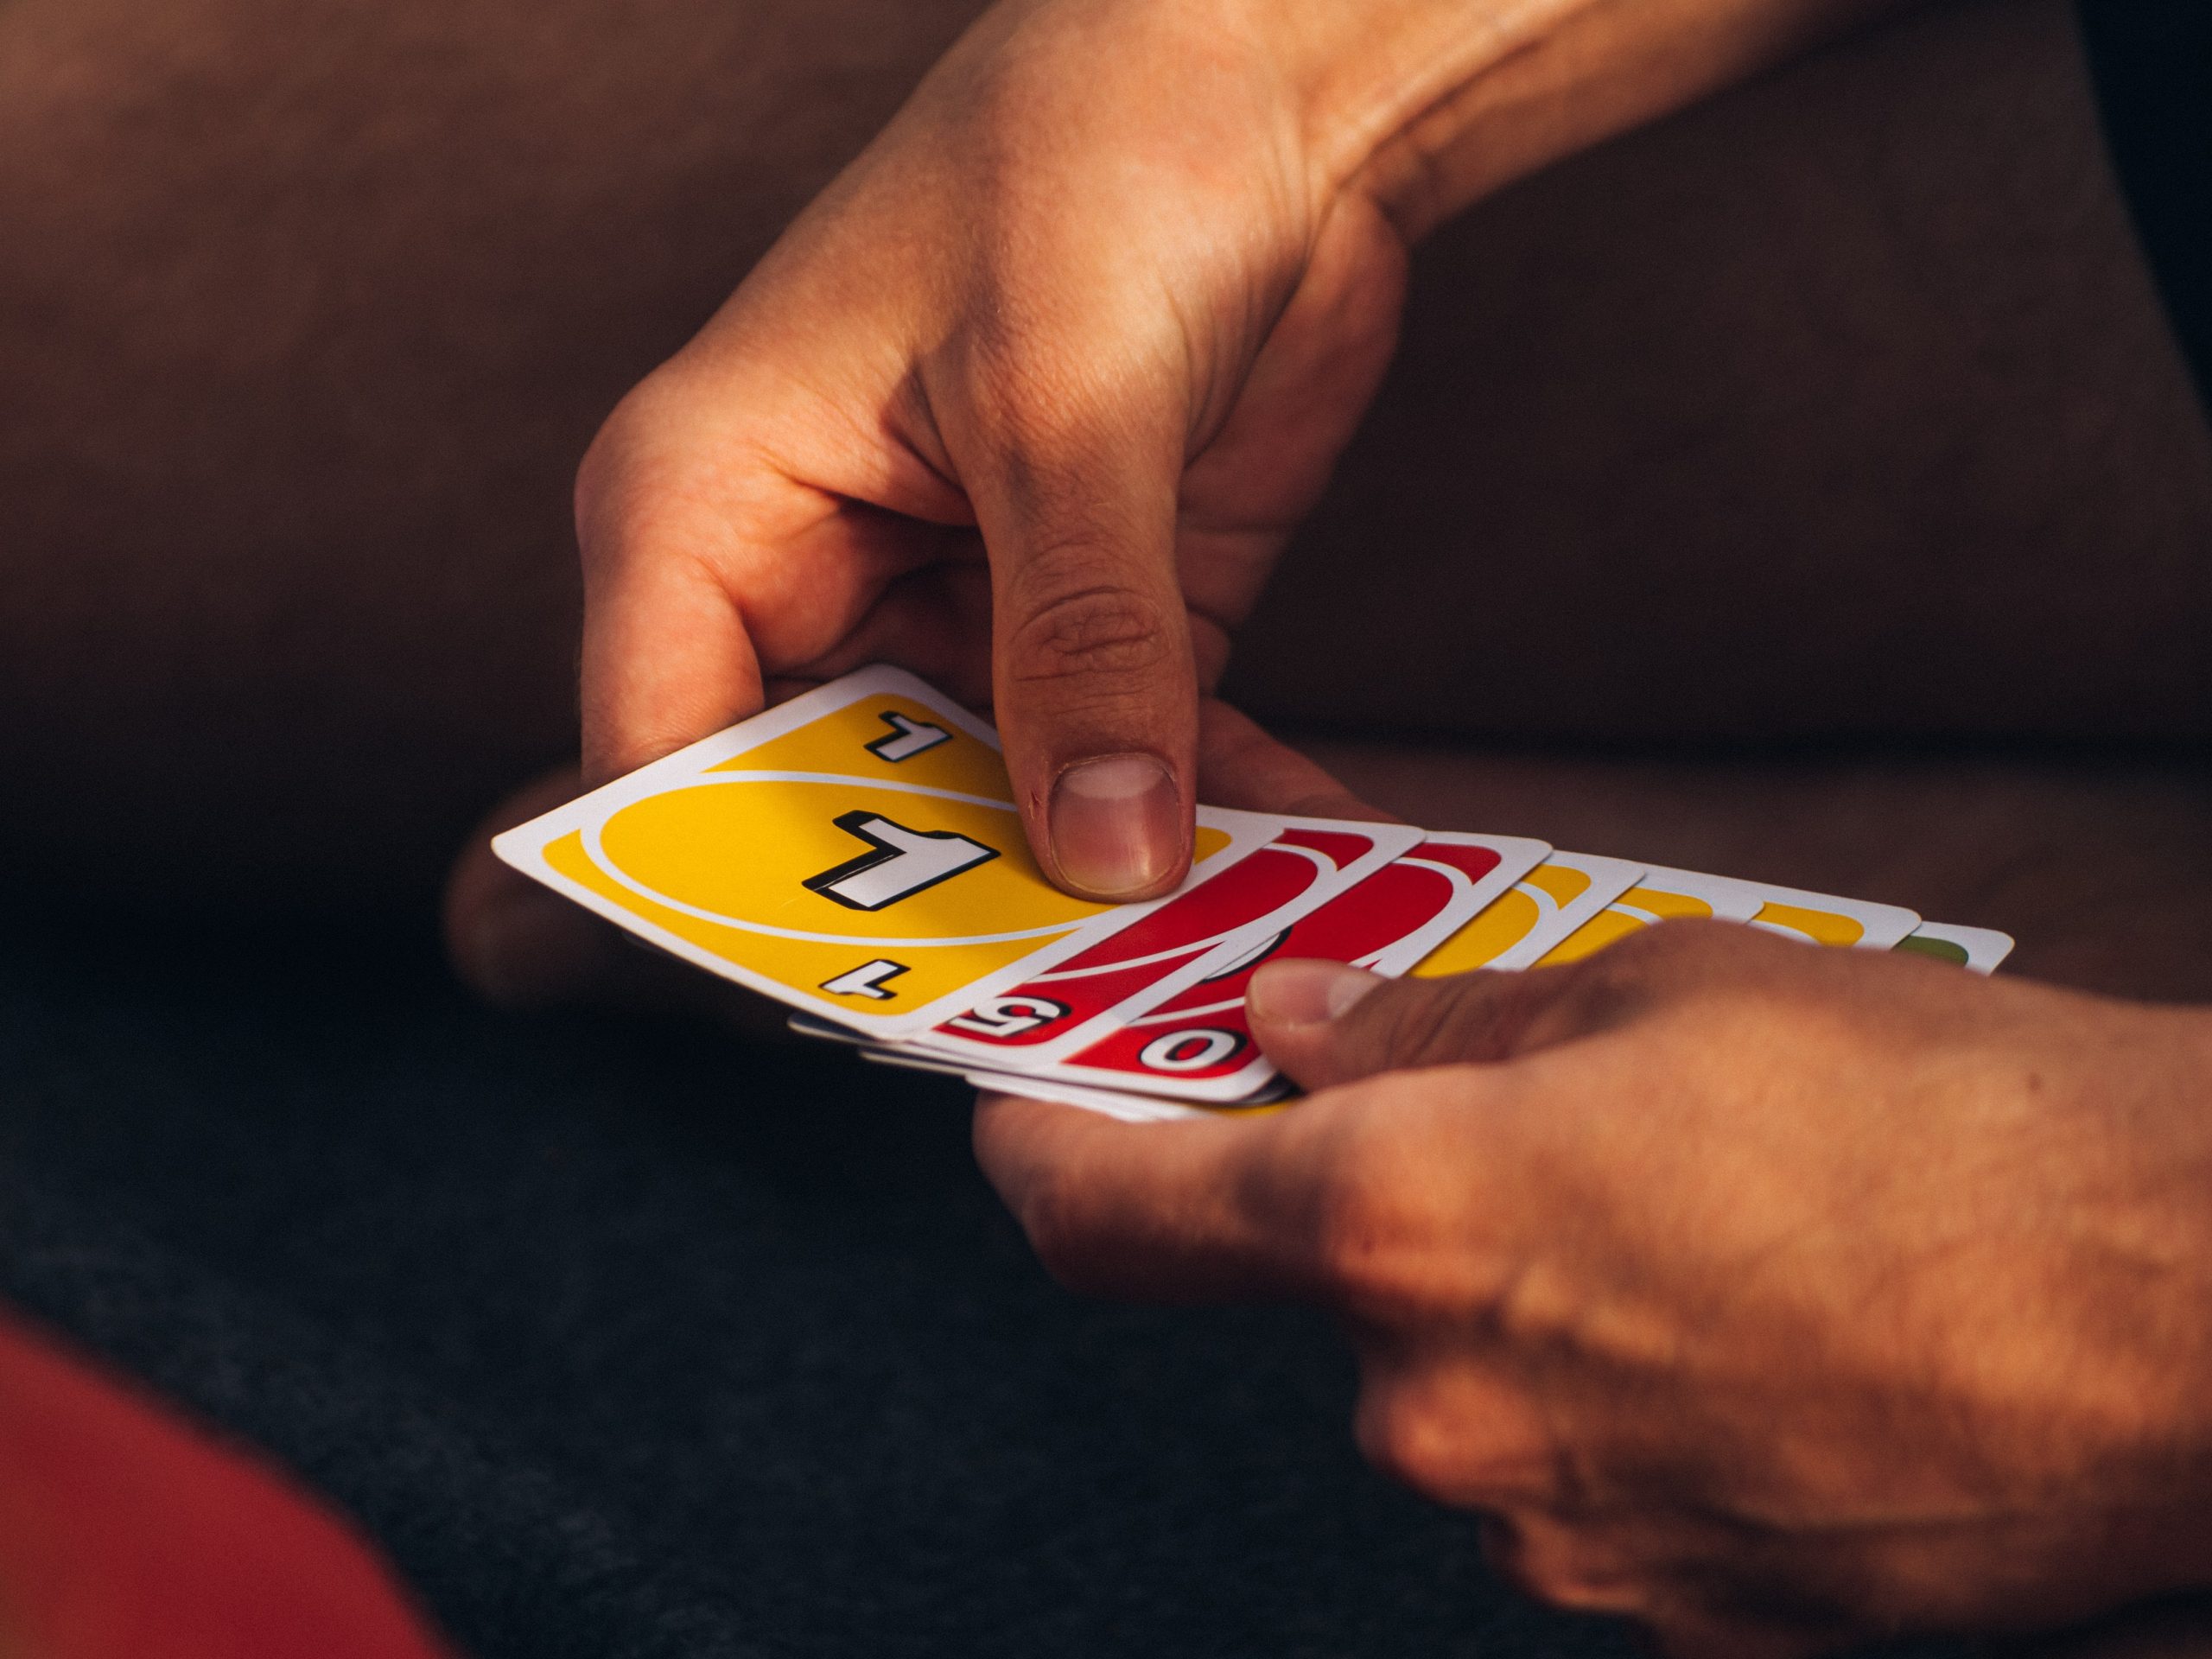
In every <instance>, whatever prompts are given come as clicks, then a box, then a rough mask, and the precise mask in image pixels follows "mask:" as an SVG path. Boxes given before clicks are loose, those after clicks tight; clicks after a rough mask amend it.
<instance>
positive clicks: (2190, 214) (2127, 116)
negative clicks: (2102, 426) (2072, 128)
mask: <svg viewBox="0 0 2212 1659" xmlns="http://www.w3.org/2000/svg"><path fill="white" fill-rule="evenodd" d="M2080 13H2081V19H2082V44H2083V47H2084V48H2085V50H2086V52H2087V54H2088V62H2089V70H2090V73H2091V74H2092V76H2093V77H2094V79H2095V81H2096V86H2097V99H2098V104H2099V106H2100V108H2101V111H2102V112H2103V116H2104V126H2105V136H2106V137H2107V141H2108V142H2109V143H2110V145H2111V148H2112V154H2113V166H2114V167H2115V168H2116V169H2117V170H2118V172H2119V175H2120V184H2121V186H2122V188H2124V189H2125V191H2126V195H2127V200H2128V206H2129V207H2130V209H2131V210H2132V211H2133V214H2134V218H2135V226H2136V230H2137V232H2138V233H2139V235H2140V237H2141V238H2142V241H2143V251H2144V253H2145V256H2146V257H2147V258H2148V259H2149V262H2150V264H2151V269H2152V273H2153V274H2154V276H2155V277H2157V279H2158V290H2159V293H2160V294H2161V295H2162V296H2164V300H2165V302H2166V313H2167V315H2168V316H2169V317H2170V318H2171V320H2172V322H2173V327H2174V334H2175V337H2176V338H2177V340H2179V341H2180V343H2181V346H2182V350H2183V353H2185V354H2186V355H2187V357H2188V358H2189V360H2190V368H2191V369H2192V370H2193V372H2195V374H2196V389H2197V391H2198V394H2199V396H2200V397H2202V398H2203V399H2204V400H2205V407H2206V409H2207V410H2212V4H2208V3H2207V0H2080Z"/></svg>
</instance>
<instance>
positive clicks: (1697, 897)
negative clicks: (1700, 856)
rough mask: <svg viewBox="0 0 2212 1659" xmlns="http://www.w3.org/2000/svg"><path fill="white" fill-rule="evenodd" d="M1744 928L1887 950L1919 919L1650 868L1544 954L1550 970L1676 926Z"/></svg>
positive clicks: (1893, 909)
mask: <svg viewBox="0 0 2212 1659" xmlns="http://www.w3.org/2000/svg"><path fill="white" fill-rule="evenodd" d="M1686 917H1694V918H1702V919H1709V920H1714V921H1723V922H1744V923H1747V924H1748V925H1751V926H1752V927H1758V928H1764V930H1766V931H1768V932H1770V933H1779V934H1781V935H1782V936H1783V938H1793V939H1798V940H1802V942H1804V943H1806V944H1827V945H1837V946H1851V947H1855V948H1857V949H1859V950H1890V949H1891V948H1892V947H1893V946H1895V945H1896V944H1897V943H1898V941H1899V940H1901V939H1903V938H1904V937H1905V936H1906V935H1907V934H1909V933H1910V932H1911V931H1913V929H1914V928H1916V927H1917V926H1919V925H1920V918H1919V917H1917V916H1916V915H1915V914H1914V913H1913V912H1910V911H1909V910H1906V909H1904V908H1903V907H1902V906H1897V905H1875V904H1869V903H1867V902H1866V900H1864V899H1838V898H1834V897H1833V896H1831V895H1829V894H1827V893H1805V892H1802V891H1801V890H1799V889H1797V888H1796V887H1769V886H1767V885H1766V884H1765V883H1764V882H1759V881H1738V880H1735V879H1734V878H1732V877H1730V876H1725V875H1703V874H1699V873H1697V872H1696V871H1694V870H1669V869H1662V868H1647V869H1646V870H1645V871H1644V873H1643V876H1642V877H1641V878H1639V879H1638V880H1637V883H1636V885H1635V886H1634V887H1630V889H1629V890H1628V891H1627V892H1626V893H1623V894H1621V895H1620V897H1619V898H1618V899H1614V900H1613V901H1612V902H1611V904H1609V905H1607V906H1605V908H1604V909H1603V910H1602V911H1600V912H1599V913H1598V914H1597V915H1595V916H1593V917H1592V918H1590V920H1588V921H1587V922H1586V923H1584V924H1583V925H1582V926H1581V927H1580V928H1579V929H1577V930H1576V931H1574V932H1573V933H1571V934H1569V935H1568V936H1567V938H1565V939H1564V940H1562V941H1561V942H1560V944H1556V945H1554V947H1553V948H1552V949H1551V950H1549V951H1548V952H1546V953H1545V955H1544V957H1542V959H1541V961H1540V962H1539V963H1538V964H1537V965H1538V966H1540V967H1551V966H1554V965H1555V964H1557V963H1563V962H1577V961H1580V959H1581V958H1582V957H1587V956H1590V955H1592V954H1594V953H1595V952H1597V951H1599V950H1604V949H1605V947H1606V946H1607V945H1609V944H1618V942H1619V941H1620V940H1622V939H1624V938H1627V937H1628V936H1629V935H1630V934H1631V933H1637V932H1641V931H1643V929H1645V928H1647V927H1650V926H1653V925H1656V924H1657V923H1660V922H1662V921H1667V920H1670V919H1673V918H1686Z"/></svg>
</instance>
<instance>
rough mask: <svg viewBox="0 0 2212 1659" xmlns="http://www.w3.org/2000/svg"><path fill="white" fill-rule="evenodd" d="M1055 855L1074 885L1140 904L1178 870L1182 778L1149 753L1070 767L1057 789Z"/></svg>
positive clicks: (1051, 824)
mask: <svg viewBox="0 0 2212 1659" xmlns="http://www.w3.org/2000/svg"><path fill="white" fill-rule="evenodd" d="M1049 827H1050V829H1051V831H1052V857H1053V859H1054V860H1055V861H1057V862H1058V865H1059V867H1060V874H1061V876H1062V877H1063V878H1064V879H1065V880H1066V881H1067V883H1068V885H1069V886H1071V887H1078V888H1080V889H1082V891H1084V893H1092V894H1095V895H1096V896H1097V897H1098V898H1101V899H1133V898H1135V896H1136V895H1137V894H1139V893H1144V892H1147V890H1149V889H1151V888H1153V887H1157V886H1158V885H1159V884H1160V881H1161V880H1164V879H1165V878H1166V875H1167V874H1168V872H1169V871H1171V870H1173V868H1175V865H1176V862H1177V855H1178V854H1179V852H1180V851H1181V849H1182V841H1183V807H1182V803H1181V802H1180V801H1179V800H1178V799H1177V798H1176V794H1175V779H1173V777H1171V776H1170V775H1169V774H1168V771H1167V768H1166V766H1162V765H1161V764H1160V761H1158V760H1155V759H1154V757H1153V756H1151V755H1148V754H1109V755H1103V756H1102V757H1100V758H1099V759H1098V760H1084V761H1079V762H1077V764H1076V765H1074V766H1070V767H1069V768H1068V769H1067V770H1066V771H1065V772H1062V773H1061V774H1060V776H1059V780H1058V782H1057V783H1055V784H1054V785H1052V810H1051V812H1050V814H1049Z"/></svg>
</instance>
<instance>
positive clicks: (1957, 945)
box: [1892, 922, 2012, 974]
mask: <svg viewBox="0 0 2212 1659" xmlns="http://www.w3.org/2000/svg"><path fill="white" fill-rule="evenodd" d="M1892 948H1893V949H1895V950H1910V951H1911V952H1912V953H1913V954H1914V955H1915V956H1921V957H1935V958H1936V961H1938V962H1948V963H1955V964H1956V965H1957V966H1959V967H1961V968H1963V969H1966V970H1967V972H1968V973H1970V974H1991V973H1994V972H1996V971H1997V964H1998V963H2000V962H2002V961H2004V960H2005V957H2009V956H2011V955H2012V935H2011V934H2010V933H1999V931H1997V930H1996V929H1995V928H1993V927H1961V926H1958V925H1956V924H1955V923H1951V922H1923V923H1922V924H1921V925H1919V926H1918V927H1916V928H1915V929H1913V931H1911V932H1910V933H1908V934H1906V935H1905V936H1904V938H1902V939H1899V940H1898V941H1897V944H1896V945H1895V946H1893V947H1892Z"/></svg>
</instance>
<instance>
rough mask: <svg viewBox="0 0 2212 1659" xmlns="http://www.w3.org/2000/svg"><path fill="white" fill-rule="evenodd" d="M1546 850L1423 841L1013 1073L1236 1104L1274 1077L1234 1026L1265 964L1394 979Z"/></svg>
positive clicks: (1506, 843)
mask: <svg viewBox="0 0 2212 1659" xmlns="http://www.w3.org/2000/svg"><path fill="white" fill-rule="evenodd" d="M1547 850H1548V849H1547V848H1546V847H1545V846H1544V844H1543V843H1542V842H1536V841H1523V840H1520V839H1518V838H1512V837H1504V836H1469V835H1453V834H1438V835H1432V836H1427V837H1425V838H1423V840H1422V841H1421V844H1420V845H1419V846H1418V847H1416V848H1414V849H1413V850H1412V851H1410V852H1408V853H1405V854H1403V855H1400V856H1399V857H1398V858H1396V859H1395V860H1393V861H1391V862H1390V863H1389V864H1388V865H1386V866H1384V867H1383V868H1381V869H1379V870H1377V871H1376V872H1375V873H1374V874H1371V875H1370V876H1368V877H1367V878H1366V879H1365V880H1363V881H1361V882H1359V883H1358V884H1357V885H1356V886H1354V887H1350V888H1348V889H1346V890H1345V891H1344V892H1342V893H1338V895H1337V896H1336V897H1334V898H1332V899H1330V900H1329V901H1328V902H1327V903H1326V904H1324V905H1322V906H1319V908H1317V909H1315V910H1313V912H1311V913H1310V914H1308V915H1306V916H1305V917H1303V918H1300V919H1299V920H1296V921H1294V922H1293V923H1292V924H1291V925H1290V926H1288V927H1287V928H1282V929H1277V930H1275V931H1271V932H1269V933H1268V934H1267V935H1266V936H1265V937H1263V938H1260V939H1258V940H1256V941H1254V942H1252V943H1251V944H1249V945H1247V946H1246V947H1244V948H1243V949H1234V950H1219V951H1217V952H1216V953H1215V954H1214V955H1213V956H1212V957H1210V958H1208V959H1207V960H1206V961H1205V963H1201V964H1200V969H1199V971H1198V972H1197V973H1195V974H1187V975H1185V976H1183V977H1184V978H1185V983H1184V984H1183V985H1181V986H1180V987H1179V988H1177V987H1174V986H1172V985H1169V984H1167V983H1166V982H1162V983H1161V984H1160V985H1159V986H1157V987H1155V988H1154V992H1153V993H1151V994H1148V995H1147V996H1146V998H1145V999H1144V1000H1143V1001H1141V1003H1139V1004H1137V1005H1135V1006H1133V1007H1125V1008H1123V1009H1122V1010H1121V1011H1119V1012H1117V1013H1116V1014H1111V1015H1109V1016H1108V1017H1106V1018H1103V1019H1101V1020H1094V1021H1092V1022H1091V1024H1090V1026H1089V1027H1086V1028H1084V1030H1082V1031H1080V1032H1078V1033H1077V1034H1076V1037H1075V1039H1074V1040H1073V1041H1072V1042H1071V1044H1070V1045H1068V1046H1066V1047H1065V1051H1064V1052H1055V1054H1054V1057H1053V1058H1052V1059H1051V1060H1050V1061H1049V1062H1048V1063H1046V1064H1045V1065H1041V1066H1033V1065H1029V1064H1027V1063H1023V1064H1017V1065H1014V1067H1012V1068H1007V1069H1011V1070H1013V1071H1017V1072H1019V1073H1020V1075H1022V1076H1024V1077H1027V1076H1030V1075H1032V1074H1033V1073H1037V1072H1041V1074H1042V1075H1044V1076H1046V1077H1049V1078H1051V1079H1052V1080H1054V1081H1057V1082H1061V1083H1071V1084H1082V1085H1092V1086H1103V1087H1110V1088H1114V1089H1123V1090H1139V1091H1142V1092H1145V1093H1148V1094H1162V1095H1170V1096H1178V1097H1179V1098H1183V1099H1186V1100H1191V1101H1198V1102H1215V1103H1220V1102H1230V1101H1236V1102H1243V1101H1246V1100H1249V1098H1250V1097H1251V1096H1253V1094H1254V1093H1255V1090H1261V1089H1263V1088H1264V1087H1266V1085H1267V1084H1268V1083H1269V1081H1270V1080H1272V1079H1273V1078H1274V1075H1275V1073H1274V1067H1273V1066H1271V1065H1268V1061H1267V1060H1266V1058H1264V1057H1263V1056H1262V1055H1261V1053H1260V1052H1259V1050H1258V1046H1257V1045H1255V1043H1254V1041H1253V1040H1252V1035H1251V1032H1250V1030H1249V1027H1247V1025H1246V1023H1245V1018H1244V991H1245V987H1246V985H1247V983H1248V982H1249V981H1250V979H1251V976H1252V974H1253V972H1254V970H1255V969H1257V968H1258V967H1259V966H1260V964H1261V963H1263V962H1266V961H1268V960H1269V959H1271V958H1273V957H1322V958H1325V959H1326V960H1328V961H1332V962H1345V963H1352V964H1354V965H1355V966H1357V967H1361V968H1365V969H1369V970H1370V972H1374V973H1379V974H1384V975H1389V976H1396V975H1400V974H1402V973H1404V972H1405V971H1406V970H1407V969H1408V968H1410V967H1412V966H1413V965H1414V963H1417V962H1419V961H1421V958H1422V957H1426V956H1427V955H1428V954H1429V953H1430V952H1431V951H1433V950H1435V949H1436V948H1437V946H1438V945H1439V944H1441V943H1443V941H1444V940H1446V938H1450V937H1451V936H1452V934H1454V933H1455V932H1457V931H1459V929H1460V928H1461V927H1462V926H1463V925H1465V923H1466V921H1467V919H1468V918H1470V917H1471V916H1473V915H1474V914H1475V913H1476V912H1478V911H1480V910H1482V909H1483V908H1484V907H1485V906H1488V905H1489V904H1491V902H1492V901H1493V900H1494V899H1497V897H1499V896H1500V895H1501V894H1503V893H1505V892H1506V891H1508V890H1509V889H1510V887H1512V885H1513V883H1514V882H1515V881H1516V880H1519V879H1520V878H1521V877H1522V876H1523V875H1526V874H1528V873H1529V871H1530V870H1531V869H1533V868H1535V865H1536V864H1537V863H1538V862H1539V861H1541V859H1542V857H1543V855H1544V854H1545V853H1546V851H1547Z"/></svg>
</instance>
